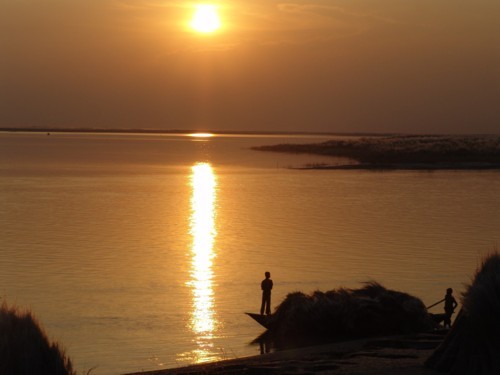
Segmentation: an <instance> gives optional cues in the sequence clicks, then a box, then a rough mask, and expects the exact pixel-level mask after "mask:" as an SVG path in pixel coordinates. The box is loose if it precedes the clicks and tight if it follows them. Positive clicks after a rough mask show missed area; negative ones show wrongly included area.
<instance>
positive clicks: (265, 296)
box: [260, 272, 273, 315]
mask: <svg viewBox="0 0 500 375" xmlns="http://www.w3.org/2000/svg"><path fill="white" fill-rule="evenodd" d="M265 275H266V278H265V279H264V280H262V283H260V288H261V289H262V304H261V305H260V315H264V310H265V311H266V314H267V315H269V314H271V289H273V281H272V280H271V273H270V272H266V273H265Z"/></svg>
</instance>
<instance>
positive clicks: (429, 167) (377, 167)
mask: <svg viewBox="0 0 500 375" xmlns="http://www.w3.org/2000/svg"><path fill="white" fill-rule="evenodd" d="M290 169H298V170H344V171H345V170H373V171H385V170H387V171H392V170H411V171H434V170H450V171H452V170H496V169H499V170H500V163H493V164H488V163H478V164H473V163H471V164H467V163H463V164H458V163H456V164H439V163H438V164H431V163H428V164H339V165H328V164H325V165H310V166H308V165H305V166H299V167H291V168H290Z"/></svg>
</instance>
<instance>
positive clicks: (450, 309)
mask: <svg viewBox="0 0 500 375" xmlns="http://www.w3.org/2000/svg"><path fill="white" fill-rule="evenodd" d="M457 306H458V303H457V301H456V300H455V297H453V289H451V288H448V289H446V296H445V297H444V313H445V317H444V328H450V327H451V316H452V315H453V313H454V312H455V309H456V308H457Z"/></svg>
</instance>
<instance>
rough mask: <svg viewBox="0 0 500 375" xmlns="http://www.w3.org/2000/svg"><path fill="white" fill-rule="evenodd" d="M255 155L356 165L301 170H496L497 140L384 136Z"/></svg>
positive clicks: (270, 148)
mask: <svg viewBox="0 0 500 375" xmlns="http://www.w3.org/2000/svg"><path fill="white" fill-rule="evenodd" d="M252 149H254V150H258V151H273V152H287V153H301V154H304V153H307V154H315V155H324V156H335V157H344V158H349V159H352V160H354V161H356V162H357V163H358V164H357V165H352V164H350V165H327V164H318V165H310V166H305V167H304V168H317V169H328V168H335V169H359V168H367V169H370V168H410V169H434V168H443V169H457V168H458V169H468V168H471V169H474V168H499V169H500V136H497V135H481V136H442V135H436V136H432V135H429V136H421V135H414V136H413V135H406V136H384V137H362V138H359V139H346V140H342V139H335V140H330V141H326V142H321V143H309V144H277V145H266V146H257V147H253V148H252Z"/></svg>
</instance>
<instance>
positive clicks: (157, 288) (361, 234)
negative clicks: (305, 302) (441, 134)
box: [0, 133, 500, 375]
mask: <svg viewBox="0 0 500 375" xmlns="http://www.w3.org/2000/svg"><path fill="white" fill-rule="evenodd" d="M318 140H321V138H317V137H316V138H314V137H309V138H305V137H302V138H300V137H288V138H287V137H269V136H267V137H258V136H224V137H212V138H206V139H200V138H193V137H186V136H176V135H170V136H161V135H137V134H136V135H133V134H129V135H125V134H122V135H117V134H52V135H51V136H46V135H45V134H9V133H3V134H2V133H0V192H1V195H0V228H1V232H2V235H1V237H0V255H1V257H0V296H2V299H6V300H7V301H8V302H9V303H11V304H17V305H19V306H22V307H28V308H30V309H31V310H32V311H33V312H34V313H35V315H36V316H37V317H38V318H39V319H40V320H41V322H42V324H43V326H44V327H45V329H46V330H47V331H48V333H49V335H50V336H51V338H52V339H55V340H57V341H59V342H61V343H62V344H63V346H64V347H65V348H66V350H67V352H68V354H69V355H70V356H71V357H72V359H73V362H74V363H75V367H76V369H77V370H78V371H79V372H80V373H85V372H86V371H87V370H88V369H90V368H91V367H94V366H98V367H97V368H96V369H95V370H93V371H92V374H96V375H97V374H120V373H125V372H132V371H140V370H155V369H161V368H168V367H177V366H181V365H185V364H190V363H197V362H203V361H212V360H217V359H223V358H234V357H242V356H248V355H254V354H258V353H259V348H258V347H255V346H252V345H249V343H250V342H251V341H252V340H253V339H254V338H255V337H256V336H257V335H258V334H260V333H261V332H262V330H261V329H260V328H259V327H258V326H257V325H256V323H254V322H252V321H251V320H250V319H249V318H248V317H246V316H245V315H244V314H243V312H245V311H257V310H258V308H259V307H260V290H259V288H260V281H261V280H262V279H263V276H264V275H263V273H264V271H266V270H269V271H271V273H272V278H273V280H274V283H275V289H274V290H273V305H274V306H276V305H277V304H278V303H279V302H280V301H281V300H282V299H283V298H284V297H285V295H286V294H287V293H289V292H291V291H296V290H301V291H304V292H312V291H314V290H316V289H320V290H328V289H333V288H337V287H340V286H344V287H359V286H360V283H361V282H363V281H367V280H376V281H379V282H381V283H383V284H384V285H385V286H387V287H389V288H395V289H398V290H402V291H405V292H409V293H412V294H415V295H417V296H418V297H420V298H422V299H423V301H424V302H425V303H426V304H431V303H433V302H435V301H437V300H439V299H441V298H442V296H443V294H444V291H445V289H446V288H447V287H453V288H454V289H455V290H456V291H457V295H458V294H459V292H460V291H461V290H463V283H466V282H468V281H469V280H470V277H471V276H472V274H473V272H474V270H475V268H476V266H477V264H478V262H480V260H481V256H483V255H484V254H487V253H488V252H490V251H492V250H494V249H495V248H498V243H499V240H500V233H499V231H498V228H500V198H499V197H500V194H499V192H500V173H499V172H495V171H481V172H479V171H459V172H453V171H441V172H439V171H437V172H418V171H411V172H410V171H396V172H372V171H304V170H300V171H299V170H292V169H289V168H287V167H288V166H298V165H303V164H305V163H318V162H325V160H326V161H330V159H325V158H321V157H315V156H307V155H306V156H304V155H287V154H277V153H261V152H256V151H251V150H249V149H248V148H249V147H250V146H253V145H263V144H275V143H283V142H287V143H290V142H314V141H318ZM437 311H439V307H438V308H437Z"/></svg>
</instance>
